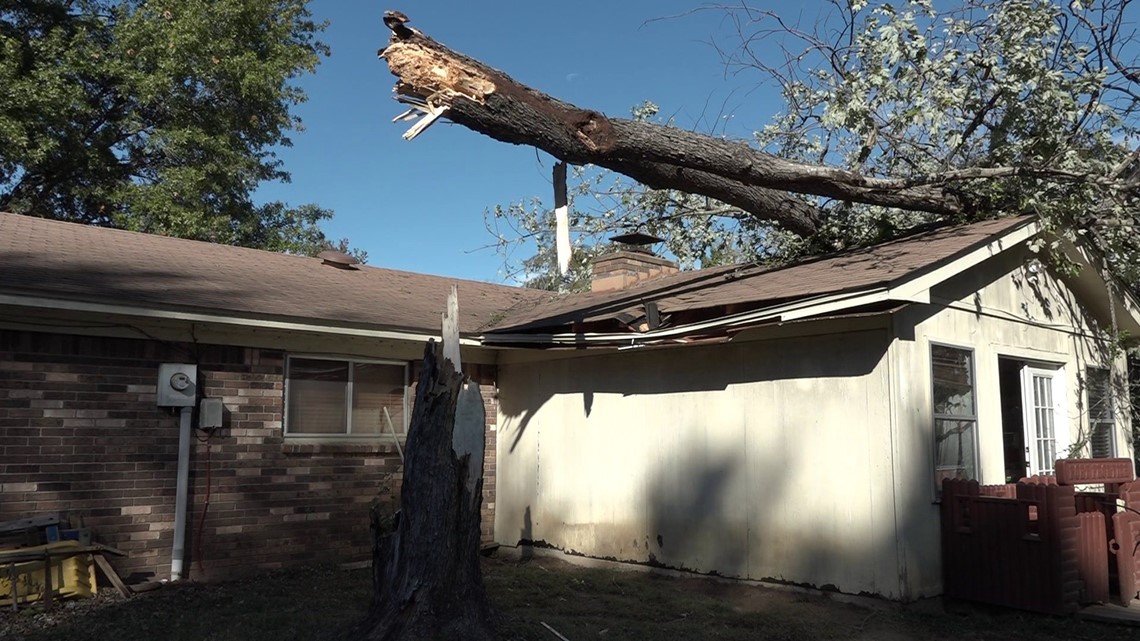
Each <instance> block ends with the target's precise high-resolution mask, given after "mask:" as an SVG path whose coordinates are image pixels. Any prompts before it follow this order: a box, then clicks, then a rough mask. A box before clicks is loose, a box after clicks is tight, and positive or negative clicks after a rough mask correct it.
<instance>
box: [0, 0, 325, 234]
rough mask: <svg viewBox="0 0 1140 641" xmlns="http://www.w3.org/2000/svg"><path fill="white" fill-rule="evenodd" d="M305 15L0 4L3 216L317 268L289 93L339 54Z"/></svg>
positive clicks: (109, 1)
mask: <svg viewBox="0 0 1140 641" xmlns="http://www.w3.org/2000/svg"><path fill="white" fill-rule="evenodd" d="M305 5H306V2H305V0H181V1H178V2H174V1H170V0H167V1H161V0H159V1H151V0H117V1H116V0H25V1H23V2H10V1H9V2H0V87H3V88H4V91H3V93H4V96H5V97H4V100H2V101H0V210H8V211H13V212H16V213H25V214H32V215H38V216H48V217H53V218H58V219H62V220H70V221H76V222H82V223H89V224H95V225H107V226H114V227H121V228H125V229H132V230H137V231H145V232H150V233H157V234H164V235H170V236H179V237H184V238H194V239H202V240H211V241H215V242H221V243H228V244H236V245H245V246H250V247H263V248H266V249H273V250H278V251H288V252H297V253H312V252H314V251H318V250H319V249H321V248H323V247H325V246H326V245H328V244H329V242H328V240H327V239H325V238H324V235H323V234H322V233H321V231H320V230H319V228H318V227H317V225H318V223H319V222H320V221H322V220H325V219H327V218H329V217H330V216H331V215H332V214H331V212H330V211H328V210H325V209H321V208H319V207H316V206H315V205H304V206H301V207H296V208H292V207H289V206H287V205H285V204H284V203H269V204H266V205H256V204H254V203H253V201H252V199H251V195H252V192H253V190H254V189H255V188H256V187H257V185H258V184H260V183H262V182H264V181H275V180H288V178H289V175H288V174H287V173H286V172H285V171H284V170H283V169H282V167H281V163H280V161H279V160H277V159H276V158H275V156H274V154H273V152H272V149H273V147H274V146H276V145H288V144H289V138H288V135H287V134H288V133H289V132H290V131H291V130H296V129H298V128H299V127H300V124H301V123H300V121H299V119H298V118H297V117H296V116H294V115H293V114H292V113H291V112H290V109H291V108H292V107H293V106H295V105H297V104H298V103H300V102H302V101H303V100H304V99H305V96H304V93H303V92H302V91H301V90H300V89H299V88H298V87H296V86H294V85H293V84H291V81H292V80H293V79H295V78H296V77H297V76H299V75H300V74H302V73H306V72H312V71H314V70H315V68H316V66H317V64H318V62H319V60H320V57H321V56H322V55H327V53H328V49H327V47H325V45H323V44H321V43H320V42H319V41H318V40H317V36H318V34H319V32H320V31H321V30H322V29H323V25H321V24H318V23H315V22H313V21H312V20H311V17H310V14H309V12H308V10H307V9H306V8H305Z"/></svg>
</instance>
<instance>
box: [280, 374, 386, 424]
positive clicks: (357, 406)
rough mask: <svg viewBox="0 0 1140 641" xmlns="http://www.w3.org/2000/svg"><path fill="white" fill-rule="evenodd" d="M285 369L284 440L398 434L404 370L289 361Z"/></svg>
mask: <svg viewBox="0 0 1140 641" xmlns="http://www.w3.org/2000/svg"><path fill="white" fill-rule="evenodd" d="M286 367H287V369H286V374H285V433H286V434H287V435H291V436H331V437H337V436H360V437H367V436H381V435H389V434H391V433H392V430H393V429H394V430H395V431H396V432H397V433H400V434H403V433H404V425H405V416H406V411H405V408H406V396H405V393H404V390H405V389H407V381H408V368H407V366H406V365H404V364H402V363H383V362H373V361H349V360H335V359H330V358H321V357H303V358H295V357H290V358H289V359H288V363H287V365H286ZM385 410H387V416H389V417H391V419H392V427H391V428H390V427H388V422H387V418H386V417H385Z"/></svg>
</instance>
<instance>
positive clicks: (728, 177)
mask: <svg viewBox="0 0 1140 641" xmlns="http://www.w3.org/2000/svg"><path fill="white" fill-rule="evenodd" d="M406 21H407V18H406V17H404V16H403V15H402V14H399V13H397V12H388V13H387V14H385V24H387V25H388V27H389V28H390V29H391V30H392V37H391V41H390V42H389V44H388V46H387V47H386V48H384V49H383V50H381V52H380V57H381V58H383V59H384V60H386V61H387V63H388V68H389V70H391V72H392V74H393V75H395V76H396V77H397V79H398V81H397V83H396V89H395V90H396V93H397V94H398V96H400V97H402V98H403V99H404V100H406V101H408V102H411V103H413V104H417V105H419V106H420V107H421V108H422V109H423V111H424V113H429V114H430V116H429V117H430V118H432V119H434V118H435V117H438V116H441V115H442V116H444V117H446V118H448V119H449V120H451V121H453V122H456V123H458V124H460V125H463V126H465V127H467V128H469V129H471V130H473V131H476V132H479V133H482V134H485V135H487V136H490V137H492V138H494V139H496V140H500V141H502V142H508V143H513V144H520V145H530V146H534V147H537V148H539V149H542V150H543V151H546V152H547V153H549V154H551V155H553V156H555V157H556V158H559V159H560V160H564V161H566V162H569V163H574V164H587V163H590V164H595V165H598V166H601V167H605V168H608V169H612V170H614V171H617V172H619V173H622V174H625V175H627V176H629V177H631V178H633V179H635V180H638V181H640V182H642V183H644V184H646V185H647V186H649V187H654V188H675V189H678V190H681V191H685V192H689V193H697V194H701V195H704V196H709V197H711V198H715V199H716V200H719V201H722V202H725V203H728V204H730V205H733V206H736V207H740V208H741V209H743V210H745V211H747V212H749V213H750V214H752V215H753V216H755V217H757V218H760V219H763V220H767V221H771V222H773V223H776V224H778V225H780V226H781V227H783V228H785V229H787V230H789V231H792V232H795V233H797V234H800V235H804V236H807V235H811V234H813V233H815V232H816V231H817V230H818V228H819V224H820V220H821V212H820V210H819V209H818V208H816V207H814V206H812V205H811V204H809V203H807V202H805V201H804V200H803V199H801V198H799V197H796V196H794V195H792V194H789V193H786V192H794V193H797V194H808V195H815V196H824V197H829V198H837V199H840V200H845V201H853V202H862V203H868V204H874V205H883V206H888V207H899V208H903V209H911V210H918V211H927V212H934V213H939V214H948V215H953V214H958V213H961V212H962V210H963V204H962V203H961V202H960V200H959V198H958V197H957V196H956V195H955V193H954V192H953V191H951V190H948V189H945V188H943V187H942V186H940V185H930V184H910V183H908V182H906V181H901V180H896V179H885V178H868V177H865V176H861V175H859V174H857V173H855V172H850V171H847V170H843V169H839V168H835V167H827V166H816V165H808V164H804V163H798V162H793V161H788V160H784V159H782V158H777V157H775V156H772V155H770V154H766V153H763V152H761V151H758V150H756V149H754V148H752V147H750V146H748V145H747V144H745V143H743V142H735V141H729V140H723V139H720V138H716V137H712V136H707V135H702V134H698V133H694V132H690V131H685V130H682V129H677V128H671V127H663V126H660V125H654V124H650V123H645V122H639V121H634V120H629V119H622V118H609V117H607V116H605V115H603V114H600V113H598V112H596V111H590V110H585V109H581V108H578V107H575V106H573V105H570V104H567V103H564V102H561V101H559V100H557V99H555V98H552V97H551V96H548V95H546V94H544V93H542V92H540V91H537V90H535V89H532V88H530V87H527V86H524V85H522V84H519V83H518V82H516V81H515V80H513V79H512V78H510V77H509V76H507V75H506V74H505V73H503V72H501V71H498V70H496V69H493V68H491V67H488V66H487V65H485V64H483V63H481V62H479V61H477V60H474V59H472V58H469V57H467V56H465V55H463V54H460V53H457V52H455V51H452V50H451V49H448V48H447V47H445V46H444V45H442V44H440V43H438V42H436V41H434V40H432V39H431V38H429V37H427V36H425V35H423V34H422V33H420V32H419V31H417V30H415V29H412V28H409V27H408V26H406V24H405V22H406ZM429 123H430V120H429V121H428V122H427V123H424V124H422V125H420V126H419V130H422V129H423V128H424V127H426V124H429ZM416 133H418V130H417V131H416ZM413 135H414V134H413Z"/></svg>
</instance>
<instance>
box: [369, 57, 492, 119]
mask: <svg viewBox="0 0 1140 641" xmlns="http://www.w3.org/2000/svg"><path fill="white" fill-rule="evenodd" d="M380 58H381V59H383V60H385V61H387V63H388V68H389V69H391V70H392V73H394V74H396V76H398V77H399V78H400V82H399V83H397V85H396V87H395V89H394V91H395V92H396V94H397V99H398V100H400V101H401V102H403V103H405V104H407V105H409V109H408V110H407V111H405V112H403V113H401V114H400V115H398V116H396V117H395V118H393V119H392V122H398V121H402V120H414V119H416V118H419V120H418V121H417V122H416V123H415V124H414V125H412V127H411V128H410V129H408V130H407V131H406V132H404V140H412V139H414V138H415V137H416V136H418V135H420V134H421V133H423V132H424V131H425V130H426V129H427V128H428V127H430V126H431V125H432V123H434V122H435V121H436V120H437V119H438V118H439V117H440V116H442V115H443V114H445V113H446V112H447V110H448V109H449V108H450V107H451V102H452V100H454V99H455V98H456V97H460V96H462V97H463V98H467V99H468V100H472V101H475V102H477V103H479V104H484V103H485V101H486V97H487V95H489V94H490V93H491V92H493V91H495V83H493V82H491V80H490V79H489V78H487V77H486V76H485V75H484V74H482V73H481V72H480V71H479V70H478V69H476V68H474V67H472V66H470V65H466V64H464V63H463V62H462V61H461V60H457V59H455V58H452V57H449V56H445V55H443V54H441V53H440V52H438V51H434V50H432V49H428V48H427V47H425V46H423V44H422V43H421V42H419V41H406V40H394V41H393V42H392V43H391V44H390V45H388V47H387V48H385V49H383V50H382V51H381V52H380Z"/></svg>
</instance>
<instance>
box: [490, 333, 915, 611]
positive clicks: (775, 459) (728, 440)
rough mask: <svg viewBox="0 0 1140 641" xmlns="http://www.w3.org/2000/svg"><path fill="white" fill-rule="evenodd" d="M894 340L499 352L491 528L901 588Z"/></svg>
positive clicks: (678, 561) (792, 577) (623, 554)
mask: <svg viewBox="0 0 1140 641" xmlns="http://www.w3.org/2000/svg"><path fill="white" fill-rule="evenodd" d="M889 344H890V335H889V331H888V330H887V329H885V328H883V329H878V330H874V331H859V332H849V333H841V334H831V335H825V336H815V337H804V338H791V339H782V340H771V341H752V342H743V343H734V344H729V345H719V346H709V347H685V348H672V349H659V350H648V349H647V350H631V351H623V352H619V353H610V354H606V355H598V356H588V357H580V358H563V359H560V360H550V361H546V362H528V363H506V364H503V363H501V364H500V367H499V376H500V378H499V387H500V390H501V392H500V393H501V397H500V412H501V413H500V428H499V429H500V433H499V438H498V456H499V459H498V464H499V469H498V497H497V499H498V503H497V506H496V521H495V532H496V539H497V540H498V541H499V542H501V543H503V544H508V545H514V544H516V543H517V542H518V541H519V540H520V539H525V540H532V541H542V542H545V543H547V544H550V545H553V546H556V547H558V548H562V549H564V550H572V551H575V552H579V553H583V554H587V555H590V556H597V557H611V558H615V559H620V560H627V561H638V562H656V563H662V564H664V565H668V566H672V567H683V568H689V569H693V570H697V571H702V572H718V573H720V574H723V575H729V576H737V577H749V578H754V579H776V580H781V581H789V582H794V583H802V584H810V585H815V586H819V587H824V586H833V587H835V588H838V589H840V590H842V591H844V592H861V591H867V592H875V593H879V594H883V595H886V596H890V597H895V598H900V597H901V596H902V595H901V594H900V577H899V575H898V563H897V560H898V559H897V546H896V542H895V508H894V498H895V495H894V484H893V470H892V467H891V461H892V442H891V430H890V416H891V410H890V402H889V385H888V379H889V373H888V368H887V360H886V358H885V355H886V354H887V351H888V347H889Z"/></svg>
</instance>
